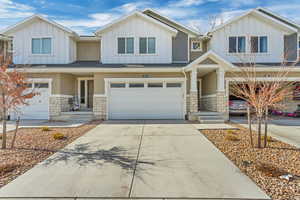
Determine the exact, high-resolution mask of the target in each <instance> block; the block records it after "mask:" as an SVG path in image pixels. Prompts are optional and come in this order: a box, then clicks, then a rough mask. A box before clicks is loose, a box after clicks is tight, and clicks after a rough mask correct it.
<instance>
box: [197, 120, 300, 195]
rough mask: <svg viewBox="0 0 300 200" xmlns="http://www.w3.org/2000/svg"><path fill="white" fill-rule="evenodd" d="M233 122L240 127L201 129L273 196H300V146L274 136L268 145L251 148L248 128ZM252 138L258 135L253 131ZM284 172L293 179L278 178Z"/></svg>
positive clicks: (255, 138) (243, 170)
mask: <svg viewBox="0 0 300 200" xmlns="http://www.w3.org/2000/svg"><path fill="white" fill-rule="evenodd" d="M233 126H235V127H238V128H239V130H234V131H228V130H202V131H201V133H203V134H204V135H205V136H206V137H207V138H208V139H209V140H210V141H211V142H212V143H213V144H214V145H215V146H216V147H217V148H218V149H219V150H220V151H222V152H223V153H224V154H225V155H226V156H227V157H228V158H229V159H230V160H231V161H232V162H234V163H235V165H236V166H237V167H239V168H240V170H241V171H242V172H244V173H245V174H246V175H247V176H249V177H250V178H251V179H252V180H253V181H254V182H255V183H256V184H257V185H258V186H259V187H260V188H262V189H263V190H264V191H265V192H266V193H267V194H268V195H269V196H270V197H271V198H272V199H274V200H293V199H294V200H298V199H300V150H299V149H297V148H296V147H294V146H291V145H288V144H285V143H283V142H280V141H278V140H275V139H273V138H269V140H272V141H269V142H268V147H267V148H265V149H258V148H251V146H250V138H249V132H248V129H246V128H244V127H242V126H239V125H235V124H234V125H233ZM228 135H229V136H228ZM253 138H254V140H255V141H256V140H257V135H256V134H253ZM255 145H256V144H255ZM285 174H292V175H294V177H295V178H294V179H292V180H290V181H288V180H284V179H282V178H279V177H280V176H281V175H285ZM297 176H298V177H297Z"/></svg>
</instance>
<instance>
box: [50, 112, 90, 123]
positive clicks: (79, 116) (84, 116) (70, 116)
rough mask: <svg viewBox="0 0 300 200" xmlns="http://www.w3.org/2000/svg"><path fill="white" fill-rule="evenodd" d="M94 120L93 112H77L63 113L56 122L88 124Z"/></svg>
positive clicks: (56, 118)
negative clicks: (87, 122)
mask: <svg viewBox="0 0 300 200" xmlns="http://www.w3.org/2000/svg"><path fill="white" fill-rule="evenodd" d="M93 119H94V114H93V112H88V111H77V112H62V113H61V115H60V116H56V117H55V120H62V121H75V122H86V121H91V120H93Z"/></svg>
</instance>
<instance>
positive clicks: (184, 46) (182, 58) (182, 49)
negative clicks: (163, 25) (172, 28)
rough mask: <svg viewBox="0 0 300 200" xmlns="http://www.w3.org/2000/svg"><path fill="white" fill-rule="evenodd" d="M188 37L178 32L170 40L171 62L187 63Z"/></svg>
mask: <svg viewBox="0 0 300 200" xmlns="http://www.w3.org/2000/svg"><path fill="white" fill-rule="evenodd" d="M188 42H189V39H188V35H187V34H186V33H183V32H181V31H179V30H178V33H177V35H176V37H175V38H173V40H172V61H173V62H188Z"/></svg>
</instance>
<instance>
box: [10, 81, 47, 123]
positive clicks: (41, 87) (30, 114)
mask: <svg viewBox="0 0 300 200" xmlns="http://www.w3.org/2000/svg"><path fill="white" fill-rule="evenodd" d="M32 88H33V91H34V92H37V93H39V95H37V96H35V97H33V98H32V99H29V100H27V102H28V105H24V106H21V107H20V109H19V110H20V114H19V115H20V118H21V119H48V118H49V96H50V87H49V83H48V82H34V83H32V84H30V90H32ZM17 116H18V115H17V114H16V113H12V114H11V117H12V119H16V118H17Z"/></svg>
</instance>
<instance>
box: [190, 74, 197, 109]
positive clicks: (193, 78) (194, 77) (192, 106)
mask: <svg viewBox="0 0 300 200" xmlns="http://www.w3.org/2000/svg"><path fill="white" fill-rule="evenodd" d="M190 85H191V89H190V112H191V113H195V112H198V88H197V69H193V70H192V72H191V84H190Z"/></svg>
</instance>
